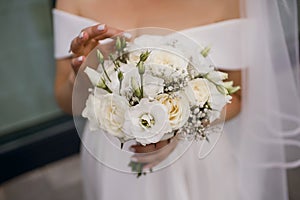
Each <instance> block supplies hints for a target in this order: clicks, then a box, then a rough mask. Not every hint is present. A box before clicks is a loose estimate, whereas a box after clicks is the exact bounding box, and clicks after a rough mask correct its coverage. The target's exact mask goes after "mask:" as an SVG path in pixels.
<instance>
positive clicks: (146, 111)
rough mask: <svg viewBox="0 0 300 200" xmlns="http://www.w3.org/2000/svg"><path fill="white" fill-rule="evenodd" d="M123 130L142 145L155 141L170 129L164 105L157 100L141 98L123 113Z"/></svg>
mask: <svg viewBox="0 0 300 200" xmlns="http://www.w3.org/2000/svg"><path fill="white" fill-rule="evenodd" d="M125 118H126V120H125V122H124V132H125V133H126V135H127V136H128V137H133V138H135V139H136V141H137V142H139V143H141V144H142V145H146V144H150V143H157V142H159V141H160V140H161V138H162V137H163V136H164V134H166V133H168V132H170V131H172V128H171V125H170V123H169V115H168V111H167V109H166V107H165V106H164V105H162V104H161V103H159V102H157V101H149V100H148V99H145V98H144V99H142V100H141V101H140V103H139V104H138V105H137V106H134V107H131V108H130V109H129V110H127V112H126V114H125Z"/></svg>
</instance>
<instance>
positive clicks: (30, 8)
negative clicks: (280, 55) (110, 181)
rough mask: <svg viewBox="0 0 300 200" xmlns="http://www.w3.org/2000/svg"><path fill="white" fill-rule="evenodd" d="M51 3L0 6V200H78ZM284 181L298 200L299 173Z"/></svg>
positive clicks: (15, 0) (6, 0)
mask: <svg viewBox="0 0 300 200" xmlns="http://www.w3.org/2000/svg"><path fill="white" fill-rule="evenodd" d="M54 3H55V2H54V1H53V0H1V1H0V27H1V32H0V36H1V37H0V66H1V67H0V200H26V199H30V200H40V199H43V200H47V199H51V200H56V199H57V200H65V199H66V200H68V199H72V200H79V199H82V193H83V191H82V187H81V186H82V178H81V171H80V158H79V155H78V153H79V149H80V140H79V137H78V135H77V133H76V130H75V127H74V124H73V120H72V118H71V117H70V116H67V115H65V114H63V113H62V112H61V111H60V110H59V108H58V107H57V105H56V103H55V100H54V96H53V81H54V73H55V62H54V58H53V33H52V15H51V9H52V8H53V5H54ZM298 8H300V7H299V2H298ZM287 39H288V38H287ZM288 180H289V191H290V200H299V199H300V191H299V186H300V169H294V170H290V171H288Z"/></svg>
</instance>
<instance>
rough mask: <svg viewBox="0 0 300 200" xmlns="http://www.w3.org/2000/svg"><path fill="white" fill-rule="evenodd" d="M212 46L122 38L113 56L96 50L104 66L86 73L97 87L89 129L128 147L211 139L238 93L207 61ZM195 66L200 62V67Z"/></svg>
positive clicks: (144, 37) (89, 103) (88, 114)
mask: <svg viewBox="0 0 300 200" xmlns="http://www.w3.org/2000/svg"><path fill="white" fill-rule="evenodd" d="M209 51H210V48H209V47H205V48H201V47H199V49H190V48H189V47H188V46H187V45H185V44H184V42H181V41H180V40H176V39H175V38H172V37H170V38H168V36H153V35H152V36H151V35H142V36H140V37H138V38H136V39H135V40H134V41H133V42H127V41H126V40H125V39H124V38H122V37H117V38H116V42H115V51H114V52H113V53H111V54H109V55H104V52H101V51H100V50H97V58H98V61H99V66H98V68H97V69H93V68H91V67H87V68H86V69H85V71H84V72H85V73H86V74H87V76H88V77H89V79H90V81H91V83H92V84H93V88H90V94H89V96H88V99H87V101H86V107H85V108H84V110H83V112H82V116H83V117H85V118H87V119H88V120H89V122H90V123H89V124H90V129H91V130H93V131H95V130H100V129H102V130H104V131H105V132H106V133H108V134H111V135H113V136H114V137H117V138H118V139H119V140H120V141H121V146H122V145H123V143H125V142H126V141H129V140H135V141H136V142H138V143H140V144H141V145H147V144H151V143H157V142H159V141H161V140H166V139H169V138H171V137H173V136H174V135H175V134H180V135H181V136H182V137H184V138H187V139H197V140H207V141H209V134H207V131H206V130H207V129H208V127H210V125H211V123H212V122H214V121H215V120H217V119H218V118H219V117H220V114H221V112H222V109H223V108H224V106H225V105H226V104H227V103H230V100H231V96H230V94H232V93H234V92H236V91H237V90H239V87H233V82H224V80H226V79H227V77H228V75H227V74H226V73H223V72H220V71H217V70H216V69H215V67H214V66H213V65H212V63H211V62H210V61H209V60H208V54H209ZM195 63H196V64H195Z"/></svg>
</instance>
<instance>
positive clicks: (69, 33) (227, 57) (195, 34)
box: [53, 9, 244, 70]
mask: <svg viewBox="0 0 300 200" xmlns="http://www.w3.org/2000/svg"><path fill="white" fill-rule="evenodd" d="M243 21H244V20H242V19H232V20H226V21H221V22H217V23H213V24H209V25H204V26H198V27H192V28H189V29H184V30H181V31H180V32H181V33H183V34H185V35H186V36H189V37H191V38H192V39H193V40H194V41H196V42H198V43H199V44H200V45H202V46H207V45H209V46H211V47H212V51H211V53H210V57H211V59H212V60H213V61H214V63H215V65H216V66H218V67H220V68H223V69H231V70H235V69H240V68H241V67H243V61H242V46H241V45H242V32H241V30H242V27H241V26H242V24H243ZM53 23H54V41H55V42H54V44H55V45H54V46H55V58H57V59H61V58H66V57H68V56H70V54H69V53H68V51H69V48H70V43H71V41H72V39H73V38H74V37H76V35H78V34H79V33H80V31H81V30H82V29H83V28H85V27H88V26H92V25H95V24H97V23H99V22H96V21H94V20H91V19H88V18H84V17H81V16H77V15H74V14H71V13H68V12H65V11H61V10H58V9H53Z"/></svg>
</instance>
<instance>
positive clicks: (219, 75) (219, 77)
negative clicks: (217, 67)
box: [207, 71, 228, 83]
mask: <svg viewBox="0 0 300 200" xmlns="http://www.w3.org/2000/svg"><path fill="white" fill-rule="evenodd" d="M207 78H208V79H210V80H212V81H213V82H215V83H220V82H222V81H223V80H225V79H227V78H228V74H227V73H224V72H220V71H211V72H209V73H208V74H207Z"/></svg>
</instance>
